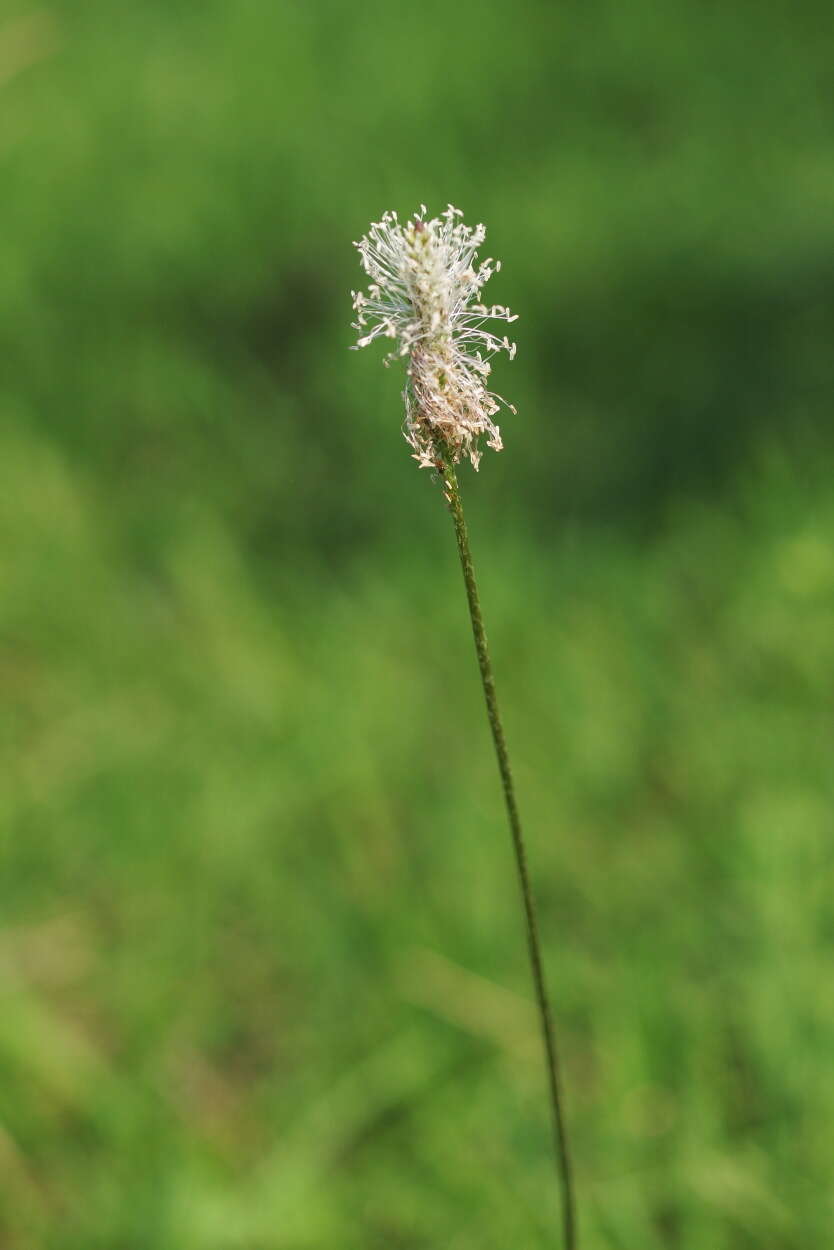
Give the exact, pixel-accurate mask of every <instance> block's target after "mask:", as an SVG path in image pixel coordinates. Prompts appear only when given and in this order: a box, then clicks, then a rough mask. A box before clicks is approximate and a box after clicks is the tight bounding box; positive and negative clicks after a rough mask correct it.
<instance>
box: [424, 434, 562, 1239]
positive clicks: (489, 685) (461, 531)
mask: <svg viewBox="0 0 834 1250" xmlns="http://www.w3.org/2000/svg"><path fill="white" fill-rule="evenodd" d="M442 477H443V486H444V489H445V494H446V498H447V500H448V502H449V509H450V511H451V513H452V520H453V521H454V525H455V537H456V538H457V543H458V552H459V554H460V565H461V569H462V571H463V580H464V583H465V584H466V598H467V600H468V602H469V615H470V617H471V620H472V634H473V636H474V639H475V650H476V651H477V653H478V667H479V668H480V670H481V682H482V684H483V688H484V698H485V700H486V708H487V716H488V717H489V724H490V728H491V730H492V740H493V742H494V744H495V754H496V756H497V758H498V771H499V772H500V774H501V785H502V786H503V789H504V799H505V801H506V804H507V816H508V817H509V822H510V831H511V833H512V838H513V848H514V850H515V860H516V867H517V869H518V880H519V885H520V886H521V897H522V899H523V902H524V921H525V926H526V929H527V946H528V950H529V953H530V965H531V968H532V972H533V984H534V986H535V990H536V1000H537V1003H538V1009H539V1020H540V1023H541V1031H542V1039H543V1041H544V1050H545V1060H546V1066H547V1079H548V1085H549V1089H550V1107H551V1112H552V1119H553V1146H554V1151H555V1155H556V1170H557V1173H558V1177H559V1183H560V1187H561V1192H562V1227H563V1233H564V1244H565V1250H576V1244H577V1243H576V1209H575V1201H574V1193H573V1168H572V1165H571V1156H570V1148H569V1145H568V1135H567V1128H566V1125H565V1113H564V1107H563V1098H562V1091H561V1078H560V1073H559V1057H558V1053H557V1049H556V1033H555V1030H554V1027H553V1019H552V1016H551V1012H550V1004H549V1002H548V997H547V987H546V986H545V981H544V969H543V965H542V954H541V945H540V942H539V929H538V922H537V919H536V904H535V900H534V897H533V890H532V887H531V884H530V874H529V871H528V868H527V851H526V849H525V845H524V837H523V835H522V832H521V820H520V818H519V815H518V804H517V803H516V798H515V789H514V786H513V777H512V772H511V770H510V757H509V754H508V753H507V742H506V739H505V737H504V728H503V725H502V724H501V715H500V713H499V711H498V700H497V698H496V694H495V680H494V678H493V675H492V664H491V663H490V659H489V650H488V648H487V638H486V631H485V630H484V621H483V617H482V615H481V604H480V600H479V598H478V587H477V584H476V582H475V569H474V567H473V564H472V552H471V551H470V548H469V535H468V533H467V530H466V521H465V519H464V515H463V504H462V503H461V498H460V489H459V487H458V480H457V474H456V473H455V469H454V465H453V464H452V461H451V459H450V458H449V457H445V458H444V462H443V468H442Z"/></svg>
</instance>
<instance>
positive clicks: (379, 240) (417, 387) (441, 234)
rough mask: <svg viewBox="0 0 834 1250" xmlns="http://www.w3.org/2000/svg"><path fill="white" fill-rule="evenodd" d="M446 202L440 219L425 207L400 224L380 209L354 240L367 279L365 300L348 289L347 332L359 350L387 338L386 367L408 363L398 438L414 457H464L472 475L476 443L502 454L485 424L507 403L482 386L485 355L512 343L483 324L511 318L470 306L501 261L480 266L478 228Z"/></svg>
mask: <svg viewBox="0 0 834 1250" xmlns="http://www.w3.org/2000/svg"><path fill="white" fill-rule="evenodd" d="M462 216H463V214H462V213H461V211H460V209H458V208H453V207H452V205H451V204H450V205H449V207H448V208H447V210H446V212H445V213H443V215H442V216H441V217H433V218H432V219H431V220H429V221H427V220H426V207H425V205H423V206H422V207H421V209H420V212H419V213H415V215H414V216H413V217H412V218H411V219H410V220H409V221H407V222H406V223H405V225H401V224H400V222H399V221H398V220H397V214H396V213H393V212H392V213H385V214H384V216H383V218H382V221H378V222H375V223H374V224H373V225H372V226H371V228H370V230H369V232H368V234H367V235H366V236H365V237H364V238H363V239H360V241H359V242H358V243H356V244H354V246H355V247H357V248H358V249H359V255H360V257H361V261H362V267H363V268H364V270H365V272H366V273H367V275H368V277H369V278H370V279H371V284H370V286H369V288H368V293H367V295H364V294H363V293H362V292H361V291H352V292H351V294H352V296H353V307H354V309H355V311H356V314H357V319H356V321H355V322H354V329H356V330H359V331H360V334H361V337H360V339H359V340H358V342H357V343H356V345H355V346H356V347H366V346H367V345H368V343H372V342H373V340H374V339H376V338H379V337H380V336H384V337H386V338H391V339H396V340H397V348H396V350H395V351H393V352H391V353H390V355H389V356H388V357H387V358H386V360H385V363H386V364H390V363H391V361H392V360H396V359H398V358H399V357H407V358H408V365H407V375H408V379H407V382H406V387H405V391H404V396H403V397H404V399H405V423H404V426H403V433H404V434H405V437H406V440H407V441H408V443H409V445H410V446H411V447H412V448H413V450H414V459H415V460H416V461H417V462H418V463H419V464H420V466H421V467H425V468H436V467H438V465H439V462H440V461H441V460H442V459H443V458H444V457H446V456H449V457H451V459H452V461H453V463H454V464H457V463H458V461H460V459H461V458H462V457H464V456H468V457H469V459H470V460H471V461H472V465H473V467H474V468H476V469H477V467H478V462H479V461H480V458H481V449H480V440H481V438H482V437H483V436H486V443H487V446H488V447H492V448H494V449H495V451H500V450H501V447H502V443H501V434H500V431H499V429H498V426H497V425H496V424H495V423H494V422H493V420H492V418H493V417H494V416H495V414H496V413H497V412H498V411H499V408H500V406H501V404H504V405H505V406H506V407H507V408H509V409H510V411H511V412H515V408H514V407H513V406H512V404H509V403H507V401H506V400H505V399H502V398H501V396H500V395H496V394H495V393H494V392H492V391H490V390H488V389H487V386H486V378H487V377H488V375H489V372H490V367H491V366H490V363H489V362H490V358H491V357H492V356H494V355H495V353H496V352H499V351H506V352H508V353H509V356H510V359H512V358H513V356H514V355H515V344H514V343H511V342H510V341H509V339H508V338H507V337H506V336H504V337H503V338H499V337H498V336H497V335H496V334H493V333H491V332H490V331H489V330H485V329H483V328H482V327H483V325H484V323H485V322H486V321H488V320H491V319H494V320H497V321H508V322H509V321H515V320H516V318H515V316H514V315H513V314H512V313H511V312H510V310H509V309H508V308H504V307H503V306H502V305H500V304H495V305H493V306H491V307H488V306H487V305H485V304H482V303H479V302H476V301H477V297H478V295H479V293H480V290H481V287H482V286H483V285H484V283H485V282H486V281H487V280H488V279H489V278H490V277H491V276H492V274H493V273H496V272H497V271H498V269H500V267H501V262H500V261H493V260H491V259H490V260H485V261H478V258H477V251H478V248H479V247H480V246H481V244H482V243H483V241H484V239H485V238H486V230H485V229H484V227H483V226H476V227H475V229H474V230H473V229H472V228H471V227H470V226H466V225H464V223H463V222H462V221H460V220H458V219H459V218H460V217H462Z"/></svg>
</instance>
